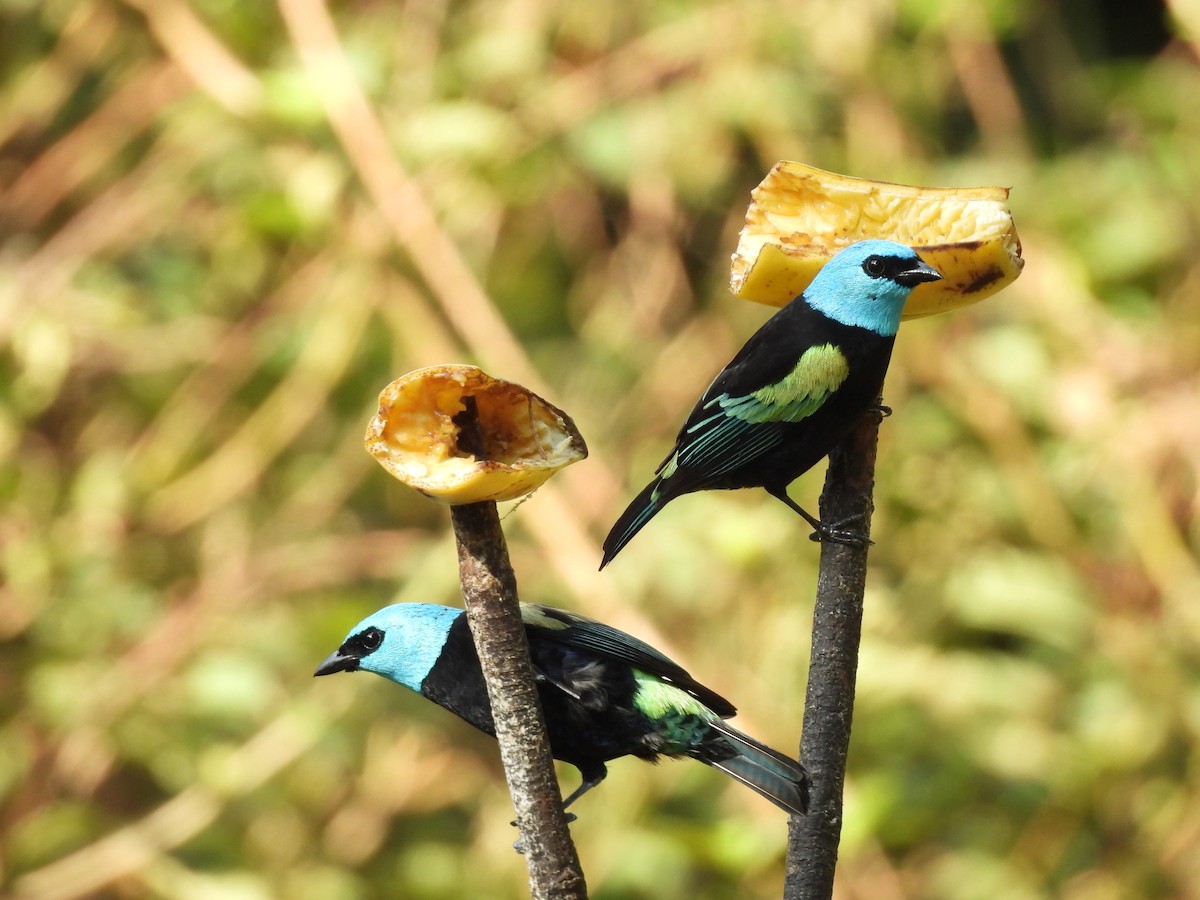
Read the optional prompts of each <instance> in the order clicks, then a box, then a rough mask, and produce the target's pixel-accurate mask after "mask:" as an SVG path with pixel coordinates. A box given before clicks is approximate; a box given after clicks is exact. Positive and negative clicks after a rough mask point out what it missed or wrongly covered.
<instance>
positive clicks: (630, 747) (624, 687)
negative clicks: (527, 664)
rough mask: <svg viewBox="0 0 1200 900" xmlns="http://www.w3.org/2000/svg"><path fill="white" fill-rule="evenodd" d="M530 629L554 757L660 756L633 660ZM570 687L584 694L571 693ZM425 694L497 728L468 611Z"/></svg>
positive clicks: (598, 760) (594, 760)
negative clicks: (638, 695) (640, 706)
mask: <svg viewBox="0 0 1200 900" xmlns="http://www.w3.org/2000/svg"><path fill="white" fill-rule="evenodd" d="M526 633H527V635H528V637H529V643H530V647H529V649H530V656H531V658H532V661H533V665H534V669H535V671H536V672H538V673H540V674H541V675H542V676H543V677H544V679H545V680H542V681H539V682H538V685H537V687H538V695H539V698H540V700H541V703H542V710H543V712H544V713H545V717H546V729H547V732H548V734H549V737H550V747H551V750H552V752H553V754H554V757H555V758H556V759H560V760H562V761H564V762H568V763H571V764H572V765H574V766H576V767H577V768H578V769H579V770H580V771H581V772H583V773H584V774H585V775H587V774H589V773H592V772H595V771H596V769H597V767H602V764H603V763H604V762H605V761H607V760H610V759H616V758H617V757H619V756H626V755H632V756H638V757H641V758H643V759H653V758H654V757H655V756H656V755H657V751H656V749H655V747H654V745H655V743H656V741H655V739H654V738H655V733H654V729H653V724H652V723H651V722H650V720H649V719H647V718H646V716H644V715H643V714H642V713H641V712H639V711H638V710H637V709H636V708H635V707H634V705H633V695H634V692H635V691H636V689H637V685H636V682H635V680H634V677H633V672H632V670H631V668H630V667H629V666H628V665H623V664H620V663H617V662H613V661H610V660H607V659H605V658H604V657H603V656H602V655H600V654H598V653H595V652H592V651H589V650H586V649H579V648H574V647H570V646H567V645H564V644H561V643H559V642H557V641H552V640H546V639H545V638H543V637H541V636H539V634H538V632H537V630H536V629H530V628H527V629H526ZM564 687H565V688H567V689H568V690H570V691H571V692H573V693H575V694H576V695H578V696H577V697H572V696H571V695H570V694H569V693H568V692H567V691H566V690H563V688H564ZM421 693H422V694H424V695H425V696H426V697H428V698H429V699H430V700H433V701H434V702H435V703H437V704H439V705H440V706H443V707H445V708H446V709H448V710H450V711H451V712H452V713H454V714H455V715H457V716H459V717H461V718H463V719H465V720H466V721H468V722H470V723H471V724H472V725H474V726H475V727H476V728H478V729H480V730H481V731H484V732H486V733H488V734H491V735H495V733H496V729H495V725H494V724H493V721H492V710H491V704H490V703H489V702H488V698H487V689H486V687H485V686H484V681H483V672H482V671H481V669H480V666H479V657H478V655H477V654H476V652H475V645H474V643H473V642H472V640H471V634H470V631H469V629H468V627H467V617H466V616H465V615H464V616H461V617H460V618H459V619H458V620H456V621H455V622H454V624H453V625H451V626H450V631H449V633H448V634H447V636H446V643H445V646H444V647H443V649H442V653H441V655H440V656H439V657H438V660H437V662H436V663H434V665H433V668H432V669H430V671H429V675H428V676H426V678H425V681H424V682H423V683H422V685H421Z"/></svg>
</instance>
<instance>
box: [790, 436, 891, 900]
mask: <svg viewBox="0 0 1200 900" xmlns="http://www.w3.org/2000/svg"><path fill="white" fill-rule="evenodd" d="M878 438H879V417H878V416H875V415H867V416H863V419H862V422H861V423H860V424H859V425H858V426H857V427H856V428H855V429H854V430H853V431H852V432H851V433H850V434H849V435H848V436H847V437H846V438H845V439H844V440H843V441H842V442H841V444H839V445H838V446H837V447H836V448H835V449H834V451H833V452H832V453H831V454H830V455H829V469H828V471H827V472H826V474H825V489H824V491H823V492H822V493H821V519H822V520H823V521H826V522H835V521H838V520H839V519H844V518H846V517H848V516H854V515H858V514H862V515H863V519H862V528H863V531H864V533H866V534H868V535H869V534H870V529H871V511H872V509H873V503H872V499H871V495H872V490H873V488H874V485H875V453H876V446H877V442H878ZM867 549H868V548H867V547H866V546H861V547H859V546H847V545H845V544H834V543H828V542H827V543H823V544H822V545H821V568H820V572H819V573H818V575H817V599H816V604H815V606H814V608H813V635H812V658H811V661H810V663H809V669H808V692H807V695H806V697H805V702H804V736H803V738H802V739H801V742H800V759H801V761H802V762H803V763H804V765H805V767H806V768H807V769H808V773H809V777H810V778H811V779H812V781H811V785H812V787H811V790H812V794H811V799H810V807H809V811H808V815H807V816H792V818H791V822H790V826H789V830H788V853H787V868H786V878H785V882H784V891H783V896H784V900H829V898H830V897H832V896H833V876H834V870H835V869H836V867H837V853H838V842H839V841H840V839H841V834H842V789H843V786H844V785H845V781H846V756H847V753H848V752H849V749H850V724H851V720H852V718H853V715H854V687H855V679H856V676H857V673H858V648H859V643H860V640H861V637H862V616H863V592H864V590H865V588H866V583H867Z"/></svg>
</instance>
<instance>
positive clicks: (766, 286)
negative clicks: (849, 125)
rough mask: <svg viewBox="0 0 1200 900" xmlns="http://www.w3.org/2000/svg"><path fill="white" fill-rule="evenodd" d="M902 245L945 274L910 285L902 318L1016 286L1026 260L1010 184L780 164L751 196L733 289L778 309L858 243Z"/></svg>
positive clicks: (946, 308) (938, 310)
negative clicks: (876, 176) (871, 176)
mask: <svg viewBox="0 0 1200 900" xmlns="http://www.w3.org/2000/svg"><path fill="white" fill-rule="evenodd" d="M868 238H881V239H884V240H891V241H897V242H899V243H901V244H907V245H909V246H911V247H912V248H913V249H915V250H916V251H917V253H918V254H920V256H921V258H922V259H923V260H925V262H927V263H929V264H930V265H931V266H933V267H934V268H935V269H937V270H938V271H939V272H941V273H942V276H943V280H941V281H938V282H933V283H930V284H922V285H919V286H918V287H917V288H915V289H914V290H913V292H912V296H911V297H909V300H908V303H907V304H906V305H905V307H904V318H906V319H916V318H920V317H921V316H931V315H935V314H936V313H941V312H948V311H950V310H952V309H957V308H959V307H961V306H966V305H968V304H971V303H976V302H978V301H980V300H982V299H983V298H984V297H988V296H990V295H992V294H994V293H996V291H998V290H1000V289H1001V288H1003V287H1005V286H1006V285H1008V284H1011V283H1012V282H1013V281H1015V280H1016V278H1017V276H1018V275H1020V274H1021V268H1022V266H1024V264H1025V261H1024V260H1023V259H1021V241H1020V239H1019V238H1018V237H1017V229H1016V226H1015V225H1014V224H1013V218H1012V212H1011V211H1010V210H1009V208H1008V188H1002V187H975V188H930V187H916V186H913V185H906V184H892V183H890V182H886V181H870V180H867V179H865V178H852V177H850V176H848V175H838V174H836V173H833V172H826V171H823V170H821V169H816V168H813V167H812V166H806V165H804V164H803V163H797V162H787V161H784V162H780V163H776V165H775V167H774V168H773V169H771V171H770V173H769V174H768V175H767V177H766V178H764V179H763V181H762V182H761V183H760V184H759V185H758V187H757V188H755V189H754V192H753V193H752V194H751V202H750V207H749V209H747V211H746V224H745V225H744V226H743V227H742V231H741V234H740V235H739V236H738V245H737V249H736V250H735V251H734V253H733V271H732V274H731V276H730V289H731V290H732V291H733V293H734V294H735V295H737V296H738V297H743V298H745V299H747V300H756V301H758V302H760V303H769V304H771V305H773V306H783V305H784V304H785V303H787V302H788V301H789V300H791V299H792V298H793V297H795V296H796V295H797V294H799V293H801V292H802V291H803V290H804V289H805V288H806V287H808V285H809V282H811V281H812V280H813V277H814V276H815V275H816V274H817V272H818V271H819V270H820V268H821V267H822V266H823V265H825V263H827V262H828V261H829V260H830V258H831V257H833V256H834V255H836V254H837V253H838V252H839V251H840V250H842V249H843V248H845V247H847V246H848V245H850V244H853V243H854V242H855V241H861V240H866V239H868Z"/></svg>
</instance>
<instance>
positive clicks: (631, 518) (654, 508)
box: [600, 478, 673, 569]
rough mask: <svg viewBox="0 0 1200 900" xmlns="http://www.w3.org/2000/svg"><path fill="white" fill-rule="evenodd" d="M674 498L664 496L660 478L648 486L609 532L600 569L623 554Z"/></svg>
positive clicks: (605, 540)
mask: <svg viewBox="0 0 1200 900" xmlns="http://www.w3.org/2000/svg"><path fill="white" fill-rule="evenodd" d="M672 496H673V495H669V494H668V495H665V496H664V495H663V491H662V482H661V481H660V480H659V479H658V478H655V479H654V480H653V481H651V482H650V483H649V484H648V485H646V487H645V489H644V490H643V491H642V492H641V493H640V494H638V495H637V496H636V497H635V498H634V499H633V502H632V503H630V504H629V506H628V507H627V508H626V510H625V512H623V513H621V518H619V519H617V523H616V524H615V525H613V527H612V529H611V530H610V531H609V532H608V537H606V538H605V539H604V559H602V560H601V561H600V568H602V569H603V568H604V567H605V566H607V565H608V564H609V563H610V562H612V560H613V557H614V556H616V555H617V554H618V553H620V552H621V548H622V547H624V546H625V545H626V544H628V543H629V542H630V541H631V540H633V536H634V535H635V534H637V533H638V532H639V531H641V530H642V526H644V525H645V524H646V523H647V522H649V521H650V520H651V519H652V518H654V514H655V513H657V512H658V511H659V510H660V509H662V508H663V507H664V506H666V505H667V501H669V500H670V499H671V497H672Z"/></svg>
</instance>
